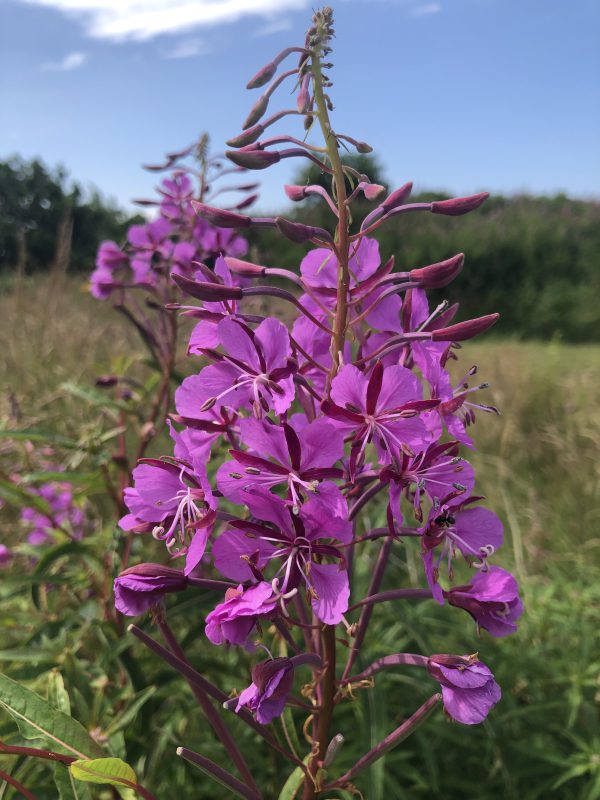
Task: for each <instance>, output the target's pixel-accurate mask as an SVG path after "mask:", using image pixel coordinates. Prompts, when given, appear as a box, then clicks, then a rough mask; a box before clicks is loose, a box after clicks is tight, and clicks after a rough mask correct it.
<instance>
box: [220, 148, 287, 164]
mask: <svg viewBox="0 0 600 800" xmlns="http://www.w3.org/2000/svg"><path fill="white" fill-rule="evenodd" d="M225 155H226V156H227V158H228V159H229V160H230V161H233V163H234V164H236V165H237V166H238V167H244V169H266V168H267V167H270V166H271V165H272V164H277V162H278V161H279V160H280V158H281V156H280V154H279V153H278V152H277V151H275V152H272V151H269V150H227V151H226V152H225Z"/></svg>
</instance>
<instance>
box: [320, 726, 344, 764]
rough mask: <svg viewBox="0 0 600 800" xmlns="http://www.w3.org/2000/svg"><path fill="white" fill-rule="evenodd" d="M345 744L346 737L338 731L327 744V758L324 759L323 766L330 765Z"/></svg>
mask: <svg viewBox="0 0 600 800" xmlns="http://www.w3.org/2000/svg"><path fill="white" fill-rule="evenodd" d="M343 744H344V737H343V736H342V734H341V733H336V735H335V736H334V737H333V739H332V740H331V741H330V742H329V745H328V746H327V750H326V752H325V758H324V759H323V766H324V767H329V766H331V764H333V762H334V760H335V757H336V756H337V754H338V753H339V752H340V749H341V747H342V745H343Z"/></svg>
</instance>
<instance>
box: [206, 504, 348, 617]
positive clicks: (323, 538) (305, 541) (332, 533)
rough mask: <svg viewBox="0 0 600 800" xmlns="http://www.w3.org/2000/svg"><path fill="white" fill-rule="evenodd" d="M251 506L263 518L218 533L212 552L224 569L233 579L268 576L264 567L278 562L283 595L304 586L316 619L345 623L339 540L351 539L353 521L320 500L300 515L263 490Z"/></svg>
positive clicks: (345, 582) (345, 595)
mask: <svg viewBox="0 0 600 800" xmlns="http://www.w3.org/2000/svg"><path fill="white" fill-rule="evenodd" d="M246 504H247V506H248V508H249V509H250V512H251V513H252V515H253V517H254V519H255V520H260V522H258V521H250V520H235V521H233V522H231V523H230V525H231V527H230V528H229V529H228V530H226V531H225V533H223V534H221V536H219V537H218V539H217V540H216V541H215V543H214V545H213V550H212V552H213V557H214V559H215V566H216V568H217V569H218V570H219V572H221V573H222V574H223V575H225V576H226V577H227V578H232V579H233V580H239V581H246V580H257V579H258V580H263V579H264V578H263V572H264V570H266V568H267V567H268V565H269V564H270V562H272V561H273V562H276V563H277V570H276V572H275V575H274V576H273V577H276V578H277V579H278V581H279V585H280V591H281V593H282V594H286V593H288V592H290V590H293V589H297V588H298V587H299V586H300V585H301V584H304V585H305V586H306V588H307V590H308V593H309V596H310V598H311V604H312V607H313V610H314V612H315V614H316V615H317V617H318V618H319V619H320V620H321V621H322V622H325V623H327V624H328V625H334V624H336V623H337V622H340V621H341V619H342V616H343V614H344V613H345V612H346V610H347V608H348V598H349V596H350V589H349V585H348V574H347V572H346V570H345V569H344V557H343V555H342V553H341V551H340V549H339V547H338V543H340V544H348V543H349V542H350V541H351V539H352V525H351V523H350V522H347V521H346V520H343V519H340V518H339V517H337V516H334V515H333V514H332V513H331V511H328V510H327V509H326V508H324V507H323V506H322V505H320V504H319V503H318V502H317V501H316V499H315V498H311V499H310V500H308V501H307V502H306V503H305V504H304V505H303V507H302V511H301V513H299V514H294V513H293V511H292V510H291V509H290V508H289V506H288V505H287V504H286V503H285V502H284V501H283V500H280V499H279V498H278V497H275V496H274V495H272V494H269V493H268V492H265V491H264V490H263V491H261V490H260V489H256V490H255V491H254V492H253V493H249V494H248V495H247V497H246ZM324 559H330V560H333V561H334V563H324ZM335 562H337V563H335Z"/></svg>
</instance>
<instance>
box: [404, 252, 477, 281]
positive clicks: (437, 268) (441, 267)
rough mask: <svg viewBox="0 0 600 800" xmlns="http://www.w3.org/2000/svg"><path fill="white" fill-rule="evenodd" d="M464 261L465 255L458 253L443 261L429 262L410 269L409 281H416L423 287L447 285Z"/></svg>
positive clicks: (460, 268)
mask: <svg viewBox="0 0 600 800" xmlns="http://www.w3.org/2000/svg"><path fill="white" fill-rule="evenodd" d="M464 263H465V256H464V254H463V253H459V254H458V255H456V256H453V257H452V258H447V259H446V260H445V261H439V262H438V263H437V264H430V265H429V266H428V267H421V268H420V269H411V271H410V279H411V281H418V283H419V284H420V285H421V286H422V287H423V288H424V289H441V288H442V287H443V286H447V285H448V284H449V283H450V282H451V281H453V280H454V278H456V276H457V275H458V274H459V273H460V271H461V270H462V268H463V265H464Z"/></svg>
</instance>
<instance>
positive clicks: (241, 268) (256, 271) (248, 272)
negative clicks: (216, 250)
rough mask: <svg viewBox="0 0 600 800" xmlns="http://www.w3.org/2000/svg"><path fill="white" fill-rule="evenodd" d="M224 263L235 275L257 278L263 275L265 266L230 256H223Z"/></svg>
mask: <svg viewBox="0 0 600 800" xmlns="http://www.w3.org/2000/svg"><path fill="white" fill-rule="evenodd" d="M225 263H226V264H227V266H228V267H229V269H230V271H231V272H235V274H236V275H243V276H244V277H245V278H258V277H259V276H260V275H264V274H265V271H266V267H261V266H260V264H252V263H251V262H250V261H242V260H241V259H239V258H233V257H232V256H225Z"/></svg>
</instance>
